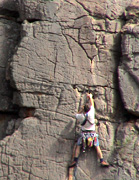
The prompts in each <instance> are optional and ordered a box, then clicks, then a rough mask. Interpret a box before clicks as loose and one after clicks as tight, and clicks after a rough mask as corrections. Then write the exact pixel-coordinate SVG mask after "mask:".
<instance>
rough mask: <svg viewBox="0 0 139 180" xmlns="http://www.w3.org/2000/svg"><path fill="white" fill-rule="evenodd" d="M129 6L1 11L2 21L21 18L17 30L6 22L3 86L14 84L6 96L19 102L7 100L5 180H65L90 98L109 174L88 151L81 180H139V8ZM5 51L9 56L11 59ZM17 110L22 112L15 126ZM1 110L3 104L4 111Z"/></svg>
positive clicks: (37, 5)
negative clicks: (82, 109) (78, 116)
mask: <svg viewBox="0 0 139 180" xmlns="http://www.w3.org/2000/svg"><path fill="white" fill-rule="evenodd" d="M131 2H132V1H129V0H125V1H122V0H116V1H110V0H107V1H103V0H101V1H95V0H86V1H81V0H76V1H75V0H72V1H71V0H65V1H64V0H53V1H47V0H33V1H28V0H23V1H20V0H17V1H15V2H14V1H11V2H10V6H7V1H6V0H5V1H3V2H1V3H0V9H2V10H4V11H3V14H2V17H3V18H4V16H3V15H5V14H4V13H6V15H5V16H6V17H7V16H8V18H9V17H10V16H9V13H12V12H14V13H15V12H18V13H16V16H14V20H15V21H14V22H13V17H12V16H13V15H12V16H11V17H12V19H11V17H10V19H9V20H4V22H5V21H6V27H7V26H8V27H9V29H11V30H9V31H8V32H6V31H4V30H2V31H1V36H0V41H1V42H2V44H3V42H5V40H6V42H9V43H10V46H7V45H4V46H1V49H0V51H1V52H4V53H3V57H1V58H0V64H1V63H4V64H5V65H4V71H5V72H7V73H6V76H5V75H4V74H3V73H1V74H2V76H0V77H1V80H0V81H1V85H2V86H4V83H3V82H2V80H3V79H6V77H8V80H10V82H9V81H6V83H7V86H8V87H10V89H8V90H7V91H5V90H3V91H4V92H7V94H6V96H5V97H6V98H7V97H9V93H12V94H13V96H10V101H7V100H6V98H5V99H4V102H5V103H7V104H8V105H7V106H9V105H10V104H12V107H13V108H12V109H11V111H10V114H9V116H10V117H11V118H9V116H6V118H7V121H6V122H5V126H4V127H5V134H4V135H3V136H6V134H7V136H6V137H5V138H3V136H1V139H2V138H3V139H2V140H1V141H0V153H1V156H0V178H1V179H2V180H6V179H11V180H12V179H14V180H28V179H30V180H54V179H56V180H66V177H67V174H68V173H67V167H68V164H69V163H70V160H71V156H72V150H73V146H74V142H75V139H76V138H77V136H78V133H79V129H78V126H77V123H76V120H75V113H76V112H77V111H78V109H79V108H80V107H81V105H83V103H84V102H85V93H86V92H88V91H89V92H91V93H92V94H93V95H94V100H95V108H96V118H97V119H98V121H99V122H100V125H99V126H98V127H97V129H98V133H99V140H100V146H101V149H102V152H103V154H104V159H108V161H109V163H110V165H111V166H110V167H109V168H108V169H102V168H101V167H100V165H99V162H98V160H97V157H96V152H95V150H94V149H92V150H91V151H90V150H87V152H86V153H85V154H81V156H80V160H79V165H78V168H77V174H76V177H77V179H78V180H92V179H93V180H98V179H99V180H103V179H116V180H121V179H131V180H137V179H138V178H139V164H138V153H139V149H138V143H139V138H138V131H139V128H138V51H139V50H138V24H136V25H135V24H133V22H130V16H129V14H130V11H131V10H132V9H133V8H135V9H138V8H137V6H136V7H135V6H134V3H135V2H133V4H132V5H130V3H131ZM129 5H130V6H129ZM17 14H19V17H17ZM134 17H135V16H134ZM136 18H137V17H136ZM136 18H135V19H136ZM4 19H5V18H4ZM126 20H128V22H129V23H130V24H126ZM11 22H12V23H11ZM131 23H132V24H131ZM125 24H126V25H125ZM0 28H1V29H4V28H5V24H3V23H2V25H1V27H0ZM19 30H20V38H19ZM13 31H14V32H13ZM7 37H9V38H7ZM7 39H8V40H9V41H8V40H7ZM11 46H12V48H11ZM15 46H16V48H15ZM4 47H6V49H7V51H8V48H9V49H10V55H9V56H8V53H7V51H6V52H5V51H3V50H5V48H4ZM8 52H9V51H8ZM130 57H132V58H130ZM128 58H129V59H131V60H132V61H130V62H129V59H128ZM7 61H8V62H9V63H7ZM6 69H7V70H6ZM131 75H132V77H129V76H131ZM133 79H134V81H133ZM2 94H3V92H1V91H0V96H2ZM15 106H17V107H18V110H19V111H16V116H17V115H18V117H16V118H13V113H15V109H14V107H15ZM3 107H4V106H3V105H2V103H1V102H0V110H1V111H2V110H3V109H4V108H3ZM3 111H4V112H7V109H6V108H5V109H4V110H3ZM1 117H2V116H1ZM2 122H3V121H2ZM7 124H8V125H7ZM6 126H7V131H6ZM1 127H3V124H1ZM3 133H4V131H3Z"/></svg>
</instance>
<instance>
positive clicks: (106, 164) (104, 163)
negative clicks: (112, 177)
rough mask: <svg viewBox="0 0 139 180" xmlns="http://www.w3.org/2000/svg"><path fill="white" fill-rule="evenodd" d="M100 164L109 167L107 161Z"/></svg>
mask: <svg viewBox="0 0 139 180" xmlns="http://www.w3.org/2000/svg"><path fill="white" fill-rule="evenodd" d="M100 164H101V166H102V167H109V163H106V162H105V161H102V162H101V163H100Z"/></svg>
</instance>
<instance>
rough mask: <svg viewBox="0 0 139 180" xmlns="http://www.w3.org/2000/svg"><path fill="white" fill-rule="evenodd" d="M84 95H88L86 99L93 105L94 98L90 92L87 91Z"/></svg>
mask: <svg viewBox="0 0 139 180" xmlns="http://www.w3.org/2000/svg"><path fill="white" fill-rule="evenodd" d="M86 95H87V97H88V99H89V101H90V104H91V106H94V100H93V98H92V94H91V93H90V94H88V93H87V94H86Z"/></svg>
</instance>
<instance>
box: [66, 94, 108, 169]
mask: <svg viewBox="0 0 139 180" xmlns="http://www.w3.org/2000/svg"><path fill="white" fill-rule="evenodd" d="M87 99H88V100H89V103H87V104H85V105H84V106H83V108H82V109H81V110H80V111H79V112H78V114H76V119H77V120H78V121H82V124H81V135H80V137H79V139H78V141H77V144H76V148H75V152H74V160H73V162H72V163H71V165H70V166H69V169H70V168H73V167H75V166H76V165H77V162H78V157H79V154H80V149H81V147H83V151H85V147H86V143H87V144H88V146H89V147H92V146H95V148H96V151H97V156H98V158H99V159H100V164H101V166H104V167H108V166H109V163H107V162H105V161H104V160H103V155H102V151H101V149H100V146H99V140H98V134H97V133H96V131H95V108H94V100H93V98H92V94H88V93H87Z"/></svg>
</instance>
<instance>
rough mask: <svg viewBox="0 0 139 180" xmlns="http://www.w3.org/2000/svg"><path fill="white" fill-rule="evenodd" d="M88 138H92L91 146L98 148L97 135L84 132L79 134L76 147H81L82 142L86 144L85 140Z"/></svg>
mask: <svg viewBox="0 0 139 180" xmlns="http://www.w3.org/2000/svg"><path fill="white" fill-rule="evenodd" d="M89 137H92V139H93V146H99V140H98V134H96V133H91V132H85V133H84V132H82V133H81V134H80V137H79V138H78V141H77V146H82V145H83V141H84V140H85V141H86V143H87V140H88V138H89Z"/></svg>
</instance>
